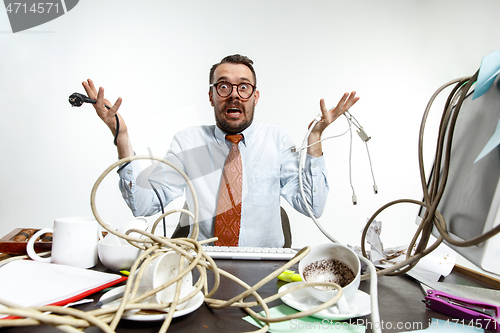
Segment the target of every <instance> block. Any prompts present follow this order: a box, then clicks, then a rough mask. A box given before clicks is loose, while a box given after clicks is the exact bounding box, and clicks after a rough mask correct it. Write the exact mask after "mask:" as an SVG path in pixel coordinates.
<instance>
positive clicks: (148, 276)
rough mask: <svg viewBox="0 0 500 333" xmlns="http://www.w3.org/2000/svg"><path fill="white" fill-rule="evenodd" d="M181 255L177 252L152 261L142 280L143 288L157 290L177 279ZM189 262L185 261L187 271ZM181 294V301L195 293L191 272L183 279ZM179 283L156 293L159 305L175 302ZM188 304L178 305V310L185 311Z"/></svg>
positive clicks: (168, 253) (184, 266)
mask: <svg viewBox="0 0 500 333" xmlns="http://www.w3.org/2000/svg"><path fill="white" fill-rule="evenodd" d="M179 262H180V254H179V253H177V252H167V253H165V254H163V255H161V256H159V257H158V258H156V259H154V260H153V261H151V262H150V263H149V265H148V267H147V268H146V269H145V271H144V274H143V276H142V280H141V286H146V287H149V288H156V287H159V286H161V285H162V284H164V283H165V282H167V281H169V280H170V279H173V278H175V277H176V276H177V275H178V274H179ZM188 265H189V262H188V261H187V260H186V259H184V265H183V268H184V269H185V268H186V267H187V266H188ZM181 281H182V286H181V293H180V295H179V299H182V298H184V297H186V296H187V295H189V294H190V293H191V292H192V291H193V276H192V273H191V272H189V273H188V274H186V275H185V276H184V277H183V278H182V279H181ZM176 288H177V282H176V283H173V284H171V285H170V286H168V287H167V288H165V289H163V290H161V291H159V292H157V293H156V301H157V302H158V303H170V302H172V301H173V300H174V296H175V289H176ZM186 304H187V302H184V303H182V304H179V305H177V310H180V309H183V308H184V307H185V306H186Z"/></svg>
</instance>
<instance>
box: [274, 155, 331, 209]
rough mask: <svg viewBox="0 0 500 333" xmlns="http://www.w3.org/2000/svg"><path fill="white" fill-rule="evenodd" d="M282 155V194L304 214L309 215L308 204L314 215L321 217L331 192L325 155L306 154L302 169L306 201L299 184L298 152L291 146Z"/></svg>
mask: <svg viewBox="0 0 500 333" xmlns="http://www.w3.org/2000/svg"><path fill="white" fill-rule="evenodd" d="M287 146H288V145H287ZM282 155H283V163H282V166H281V195H282V196H283V197H284V198H285V199H286V200H287V201H288V203H289V204H290V205H291V206H292V207H294V208H295V209H296V210H297V211H299V212H301V213H302V214H304V215H306V216H309V214H308V211H307V207H306V204H307V205H308V206H309V208H311V211H312V212H313V214H314V216H315V217H316V218H318V217H320V216H321V215H322V214H323V211H324V209H325V206H326V201H327V197H328V192H329V186H328V180H327V169H326V165H325V159H324V157H323V156H320V157H312V156H310V155H306V158H305V165H304V168H303V169H302V182H303V189H304V194H305V198H306V203H304V200H303V198H302V195H301V192H300V184H299V160H298V153H292V152H290V149H289V148H286V149H285V150H284V151H283V153H282Z"/></svg>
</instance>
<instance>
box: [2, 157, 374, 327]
mask: <svg viewBox="0 0 500 333" xmlns="http://www.w3.org/2000/svg"><path fill="white" fill-rule="evenodd" d="M138 159H148V160H151V159H153V160H156V161H159V162H162V163H165V164H167V165H169V166H170V167H172V168H174V169H175V170H176V171H177V172H179V173H180V174H181V175H182V176H183V177H184V179H185V180H186V182H187V184H188V186H189V189H190V190H191V192H192V195H193V202H194V213H192V212H190V211H187V210H184V209H174V210H170V211H168V212H165V213H164V214H162V215H161V216H159V217H158V219H157V220H156V222H155V223H154V226H153V231H152V233H149V232H145V231H142V230H138V229H131V230H129V231H127V234H123V233H120V232H118V231H116V230H114V229H112V228H109V227H108V225H107V224H106V223H105V222H104V221H103V220H102V218H101V217H100V215H99V213H98V212H97V208H96V203H95V196H96V192H97V188H98V187H99V185H100V183H101V182H102V180H103V179H104V178H105V177H106V175H107V174H108V173H109V172H110V171H111V170H113V169H114V168H116V167H117V166H119V165H121V164H123V163H127V162H130V161H133V160H138ZM90 201H91V208H92V212H93V214H94V216H95V218H96V220H97V221H98V222H99V224H101V226H102V227H103V228H104V229H105V230H107V231H108V232H110V233H112V234H114V235H116V236H118V237H121V238H123V239H126V240H127V241H128V242H129V243H130V244H132V245H134V246H136V247H139V248H141V249H143V250H144V252H143V253H142V254H141V255H140V257H139V258H138V259H137V260H136V261H135V263H134V264H133V266H132V268H131V269H130V277H129V279H128V280H127V284H126V286H125V291H124V296H123V298H122V301H121V304H120V305H119V306H110V307H106V308H101V309H97V310H92V311H88V312H84V311H80V310H77V309H72V308H64V307H60V306H40V307H32V308H24V307H21V306H18V305H16V304H13V303H12V302H7V301H5V300H2V299H0V305H3V306H5V307H0V314H7V315H13V316H18V317H22V318H24V319H12V320H0V327H8V326H31V325H40V324H48V325H52V326H54V327H56V328H58V329H60V330H62V331H64V332H82V331H83V329H85V328H87V327H89V326H97V327H99V328H100V329H101V330H102V331H104V332H114V331H115V329H116V327H117V325H118V323H119V321H120V320H121V318H122V316H123V314H124V313H125V311H127V310H134V309H140V310H159V311H165V310H166V309H169V310H171V311H168V314H167V316H166V318H165V320H164V322H163V324H162V326H161V328H160V330H159V332H160V333H163V332H166V331H167V330H168V328H169V325H170V323H171V321H172V318H173V314H174V313H175V309H176V307H177V304H181V303H183V302H186V301H188V300H189V299H191V298H192V297H194V296H195V295H196V294H197V293H198V292H199V291H203V293H204V297H205V299H204V300H205V303H207V304H208V306H210V307H211V308H214V309H221V308H225V307H228V306H233V307H238V308H243V309H244V310H245V311H246V312H247V313H249V314H250V315H251V316H253V317H254V318H255V319H257V320H258V321H260V322H262V323H265V324H264V326H263V327H262V328H261V329H259V330H257V331H256V332H266V331H267V330H268V329H269V324H270V323H273V322H281V321H288V320H292V319H297V318H301V317H305V316H309V315H311V314H314V313H316V312H318V311H321V310H324V309H326V308H328V307H331V306H332V305H334V304H335V303H337V301H338V300H339V299H340V298H341V297H342V288H341V287H340V286H339V285H337V284H334V283H323V282H316V283H303V284H300V285H297V286H294V287H293V288H289V289H288V290H286V291H283V292H281V293H277V294H275V295H273V296H270V297H267V298H265V299H263V298H262V297H261V296H260V295H259V294H258V292H257V291H258V290H259V289H260V288H261V287H262V286H264V285H265V284H267V283H268V282H269V281H271V280H273V279H275V278H276V277H277V276H278V275H279V274H281V273H282V272H283V271H284V270H286V269H288V268H290V267H292V266H293V265H295V264H296V263H298V262H299V261H300V260H301V259H302V258H304V257H305V256H306V255H307V254H308V253H309V251H310V247H305V248H303V249H302V250H300V251H299V252H298V253H297V255H296V256H295V257H294V258H293V259H292V260H290V261H289V262H287V263H286V264H284V265H283V266H282V267H280V268H278V269H276V270H275V271H273V272H271V273H270V274H269V275H268V276H266V277H265V278H264V279H262V280H261V281H260V282H258V283H257V284H256V285H254V286H249V285H248V284H246V283H245V282H244V281H242V280H240V279H239V278H237V277H236V276H234V275H232V274H230V273H228V272H226V271H224V270H222V269H220V268H218V267H217V265H216V263H215V262H214V260H213V259H212V258H211V257H210V256H209V255H207V254H206V253H205V252H204V250H203V248H202V246H201V245H202V244H203V243H208V242H213V241H214V240H215V238H212V239H208V240H205V241H203V242H199V241H197V240H196V239H197V238H198V234H199V226H198V223H197V221H198V199H197V197H196V193H195V190H194V187H193V185H192V183H191V181H190V180H189V178H188V177H187V175H186V174H185V173H184V172H183V171H182V170H180V169H179V168H178V167H176V166H175V165H173V164H171V163H170V162H169V161H167V160H165V159H161V158H156V157H151V156H146V155H144V156H132V157H128V158H124V159H122V160H119V161H117V162H115V163H114V164H112V165H111V166H110V167H108V168H107V169H106V170H105V171H104V172H103V173H102V174H101V176H100V177H99V178H98V180H97V181H96V183H95V184H94V187H93V188H92V192H91V200H90ZM176 212H182V213H186V214H188V215H189V216H191V217H192V218H193V220H194V221H195V223H194V225H193V228H192V229H193V231H192V233H191V235H190V237H189V238H176V239H169V238H166V237H160V236H156V235H154V228H156V226H157V225H158V223H159V222H160V221H161V220H162V218H163V217H164V216H167V215H169V214H172V213H176ZM132 232H136V233H139V234H141V235H142V236H143V237H141V238H139V237H131V236H129V234H130V233H132ZM169 251H175V252H177V253H179V254H180V257H181V258H180V267H179V273H178V275H177V276H176V277H174V278H172V279H170V280H169V281H167V282H166V283H164V284H163V285H161V286H159V287H157V288H155V289H151V290H148V291H146V292H144V293H143V294H140V295H139V294H138V288H139V283H140V280H141V278H142V274H143V272H144V270H145V268H146V267H147V266H148V263H149V262H150V261H151V260H153V259H154V258H156V257H157V256H159V255H162V254H163V253H165V252H169ZM184 258H185V259H186V260H187V261H188V262H189V265H188V266H187V267H183V265H182V263H183V262H184ZM194 268H196V269H197V270H198V272H199V278H198V280H197V281H196V282H195V283H194V290H193V291H192V292H191V293H190V294H189V295H188V296H186V297H184V298H182V299H181V298H180V291H181V285H182V277H183V276H184V275H186V274H188V273H189V272H191V271H192V270H193V269H194ZM207 269H208V270H210V271H212V272H213V274H214V286H213V287H212V289H211V290H209V287H208V280H207ZM221 275H222V276H225V277H227V278H229V279H230V280H232V281H234V282H236V283H237V284H239V285H241V286H242V287H244V288H245V289H246V291H244V292H243V293H241V294H239V295H236V296H234V297H233V298H231V299H230V300H219V299H214V298H211V297H212V296H213V295H214V294H215V292H216V291H217V289H218V288H219V284H220V276H221ZM174 283H177V284H176V292H175V296H174V299H173V301H172V302H171V303H143V302H141V301H143V300H145V299H146V298H148V297H150V296H152V295H154V294H155V293H157V292H159V291H160V290H163V289H165V288H167V287H168V286H170V285H172V284H174ZM315 286H329V287H333V288H335V289H337V290H338V291H339V292H338V293H337V295H336V296H335V297H333V298H332V299H330V300H329V301H328V302H325V303H323V304H321V305H319V306H317V307H315V308H313V309H310V310H307V311H302V312H298V313H296V314H293V315H287V316H283V317H278V318H271V316H270V312H269V308H268V306H267V303H268V302H271V301H274V300H276V299H278V298H280V297H282V296H284V295H286V294H288V293H291V292H293V291H295V290H298V289H302V288H307V287H315ZM375 292H376V291H375ZM250 295H252V296H253V297H254V298H255V299H256V301H254V302H245V301H244V299H245V298H246V297H248V296H250ZM255 306H261V307H262V308H263V310H264V313H265V316H261V315H259V314H257V313H256V312H255V311H253V310H252V309H251V307H255Z"/></svg>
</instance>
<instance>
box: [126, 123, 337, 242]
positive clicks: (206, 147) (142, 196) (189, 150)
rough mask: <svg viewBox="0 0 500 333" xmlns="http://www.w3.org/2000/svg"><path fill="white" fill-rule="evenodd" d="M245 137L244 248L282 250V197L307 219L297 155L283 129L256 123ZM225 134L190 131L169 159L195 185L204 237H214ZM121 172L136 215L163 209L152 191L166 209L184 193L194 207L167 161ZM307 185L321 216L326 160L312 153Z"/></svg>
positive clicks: (226, 149)
mask: <svg viewBox="0 0 500 333" xmlns="http://www.w3.org/2000/svg"><path fill="white" fill-rule="evenodd" d="M242 134H243V140H242V141H241V142H240V143H239V146H238V147H239V150H240V153H241V158H242V163H243V195H242V208H241V216H242V217H241V229H240V238H239V246H262V247H282V246H283V244H284V238H283V230H282V226H281V217H280V196H282V197H283V198H285V199H286V201H288V203H289V204H290V205H291V206H293V207H294V208H295V209H296V210H298V211H299V212H301V213H303V214H305V215H307V210H306V208H305V206H304V203H303V200H302V197H301V195H300V190H299V177H298V169H299V160H298V153H296V152H292V151H291V148H292V147H295V145H294V144H293V142H292V140H291V139H290V138H289V137H288V135H287V134H286V132H285V130H283V129H282V128H280V127H277V126H273V125H268V124H252V125H250V126H249V127H248V128H247V129H245V130H244V131H243V132H242ZM225 135H226V133H224V132H223V131H222V130H221V129H220V128H218V127H217V126H215V125H212V126H197V127H191V128H187V129H185V130H183V131H180V132H178V133H177V134H176V135H175V137H174V139H173V141H172V144H171V147H170V150H169V151H168V152H167V155H166V157H165V159H168V160H169V161H171V162H173V163H175V165H177V166H179V167H180V168H181V169H182V170H183V171H184V172H185V173H186V174H187V175H188V177H189V178H190V179H191V181H192V183H193V185H194V188H195V191H196V195H197V197H198V201H199V227H200V237H199V238H200V239H207V238H211V237H213V235H214V224H215V215H216V210H217V196H218V193H219V186H220V180H221V176H222V170H223V168H224V162H225V160H226V156H227V154H228V153H229V149H230V146H231V143H230V142H228V141H227V140H226V139H225ZM118 173H119V175H120V178H121V179H120V190H121V191H122V195H123V198H124V199H125V201H126V202H127V204H128V206H129V207H130V209H131V210H132V213H133V214H134V215H135V216H149V215H153V214H155V213H157V212H158V211H160V210H161V207H160V202H159V200H158V198H157V196H156V195H155V193H154V191H153V189H152V188H153V187H154V188H156V190H157V192H158V193H159V195H160V197H161V200H162V203H163V205H164V206H166V205H167V204H168V203H170V202H171V201H172V200H174V199H176V198H178V197H180V196H181V195H185V196H186V201H187V203H188V206H189V207H193V197H192V195H191V193H190V191H189V187H187V184H186V183H185V181H184V179H183V178H182V177H181V176H180V175H179V174H178V173H177V172H176V171H175V170H173V169H172V168H171V167H169V166H167V165H165V164H164V163H159V164H157V165H156V166H154V167H153V166H152V167H150V168H147V169H146V170H144V171H142V170H141V168H140V166H139V165H138V163H136V161H133V162H132V163H130V164H129V165H127V166H126V167H124V168H122V169H121V170H119V172H118ZM303 182H304V191H305V194H306V198H307V201H308V205H309V206H310V207H311V210H312V211H313V213H314V215H315V216H316V217H319V216H320V215H321V214H322V213H323V210H324V207H325V205H326V198H327V195H328V182H327V176H326V167H325V162H324V158H323V157H318V158H314V157H312V156H309V155H307V157H306V162H305V167H304V171H303ZM185 192H186V193H185ZM191 211H193V210H191ZM190 221H191V223H192V220H191V219H190Z"/></svg>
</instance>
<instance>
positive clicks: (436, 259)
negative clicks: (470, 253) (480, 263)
mask: <svg viewBox="0 0 500 333" xmlns="http://www.w3.org/2000/svg"><path fill="white" fill-rule="evenodd" d="M363 229H364V228H363ZM361 232H363V230H361ZM381 234H382V222H381V221H376V220H374V221H373V222H372V223H371V225H370V227H369V229H368V232H367V234H366V241H367V242H368V244H369V245H370V251H369V253H367V254H368V259H369V260H370V261H371V262H372V263H373V264H374V265H375V266H376V267H379V268H387V267H391V266H393V265H395V264H397V263H399V262H402V261H404V260H405V259H406V253H407V251H408V246H407V245H400V246H396V247H390V248H386V249H384V244H383V243H382V239H381ZM435 241H436V239H435V238H434V237H432V236H431V239H430V241H429V244H432V243H433V242H435ZM349 247H350V248H351V249H353V250H354V251H355V252H357V253H358V254H360V253H361V249H360V248H359V247H354V248H353V247H352V246H349ZM455 262H456V252H455V251H454V250H453V249H451V248H450V247H448V246H447V245H445V244H444V243H441V244H440V245H439V246H438V247H437V248H436V249H435V250H434V251H433V252H431V253H430V254H428V255H427V256H425V257H424V258H422V259H421V260H420V261H419V262H418V264H417V265H416V266H415V267H413V268H412V271H413V272H415V273H418V274H419V275H421V276H424V277H426V278H427V279H429V280H432V281H434V282H436V281H438V280H439V278H440V277H441V275H443V276H448V275H449V274H450V273H451V270H452V269H453V267H454V266H455Z"/></svg>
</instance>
